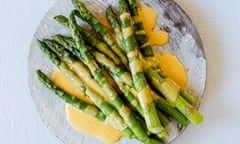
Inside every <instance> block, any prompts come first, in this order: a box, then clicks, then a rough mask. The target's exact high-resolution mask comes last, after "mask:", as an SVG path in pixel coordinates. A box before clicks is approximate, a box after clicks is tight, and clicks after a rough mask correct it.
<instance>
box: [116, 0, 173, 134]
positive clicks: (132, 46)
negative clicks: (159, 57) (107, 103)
mask: <svg viewBox="0 0 240 144" xmlns="http://www.w3.org/2000/svg"><path fill="white" fill-rule="evenodd" d="M119 9H120V21H121V27H122V34H123V39H124V42H125V44H124V50H125V52H126V53H127V57H128V60H129V65H130V70H131V74H132V77H133V82H134V86H135V88H136V90H137V93H138V100H139V102H140V105H141V107H142V109H143V115H144V119H145V121H146V125H147V127H148V130H149V131H150V132H152V133H154V134H157V135H158V136H159V137H162V136H165V137H167V136H168V134H167V132H166V130H165V128H164V127H162V125H161V123H160V120H159V118H158V114H157V110H156V108H155V105H154V102H153V99H152V96H151V89H150V87H149V86H148V84H147V81H146V78H145V75H144V71H143V67H142V61H141V58H140V52H139V50H138V47H137V43H136V40H135V37H134V30H133V27H132V24H131V19H130V14H129V13H128V4H127V2H126V1H125V0H120V1H119Z"/></svg>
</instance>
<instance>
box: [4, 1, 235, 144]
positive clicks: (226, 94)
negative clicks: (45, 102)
mask: <svg viewBox="0 0 240 144" xmlns="http://www.w3.org/2000/svg"><path fill="white" fill-rule="evenodd" d="M176 1H177V2H178V3H179V4H180V6H181V7H182V8H183V9H184V10H185V11H186V12H187V13H188V14H189V16H190V17H191V19H192V20H193V23H194V24H195V25H196V27H197V29H198V31H199V33H200V35H201V37H202V40H203V43H204V48H205V53H206V56H207V86H206V92H205V95H204V98H203V101H202V104H201V107H200V112H201V113H202V114H203V115H204V116H205V121H204V123H203V124H201V125H200V126H194V125H190V126H189V127H188V128H187V130H185V132H184V133H183V134H182V135H181V136H180V137H179V138H178V139H177V140H176V141H175V142H174V144H226V143H227V144H237V143H240V47H239V43H240V36H239V35H240V1H239V0H176ZM55 2H56V0H0V44H1V46H0V93H1V94H0V115H1V117H0V143H1V144H16V143H17V144H62V142H61V141H60V140H58V139H57V138H56V137H55V136H54V135H53V134H52V133H51V132H50V131H49V130H48V128H47V127H46V126H45V125H44V123H43V122H42V120H41V119H40V117H39V116H38V114H37V112H36V110H35V107H34V103H33V101H32V99H31V96H30V93H29V90H28V84H27V62H28V52H29V47H30V43H31V39H32V36H33V34H34V32H35V30H36V28H37V26H38V24H39V23H40V20H41V18H42V17H43V16H44V15H45V13H46V12H47V10H48V9H49V8H50V7H51V6H52V5H53V4H54V3H55Z"/></svg>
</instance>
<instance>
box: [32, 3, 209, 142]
mask: <svg viewBox="0 0 240 144" xmlns="http://www.w3.org/2000/svg"><path fill="white" fill-rule="evenodd" d="M81 1H82V2H84V3H85V4H86V5H87V7H88V8H89V9H90V10H91V11H92V12H93V13H94V14H95V15H96V16H97V17H98V18H103V17H104V15H105V14H104V13H105V9H106V7H107V6H108V5H110V4H111V5H113V6H116V7H117V5H118V4H117V3H118V1H117V0H95V1H91V0H81ZM141 3H142V4H145V5H148V6H150V7H152V8H153V9H155V10H156V11H157V13H158V19H157V28H156V29H163V30H165V31H167V32H168V33H169V36H170V41H169V43H168V44H167V45H165V46H163V47H154V51H156V52H160V53H165V52H168V53H171V54H174V55H176V56H177V57H178V58H179V60H180V61H181V63H182V64H183V65H184V66H185V68H186V71H187V76H188V85H187V89H188V90H189V91H190V92H191V93H192V94H193V95H194V96H195V97H196V98H197V99H198V102H197V104H196V107H198V106H199V104H200V100H201V98H202V95H203V92H204V89H205V82H206V60H205V54H204V50H203V45H202V42H201V39H200V37H199V34H198V32H197V30H196V29H195V27H194V25H193V24H192V21H191V20H190V18H189V17H188V16H187V15H186V13H185V12H184V11H183V10H182V9H181V8H180V7H179V6H178V5H177V4H176V3H175V2H174V1H173V0H151V1H149V0H143V1H141ZM73 9H74V7H73V5H72V4H71V1H70V0H59V1H58V2H56V3H55V5H54V6H53V7H52V8H51V9H50V10H49V11H48V12H47V14H46V15H45V17H44V18H43V19H42V21H41V23H40V25H39V27H38V29H37V31H36V33H35V34H34V37H33V39H32V44H31V49H30V53H29V64H28V71H29V73H28V81H29V89H30V91H31V95H32V99H33V101H34V103H35V106H36V109H37V111H38V113H39V115H40V117H41V118H42V120H43V121H44V123H45V124H46V125H47V127H49V128H50V129H51V131H52V132H53V133H54V135H56V136H57V137H58V138H59V139H60V140H61V141H63V143H65V144H72V143H75V144H91V143H98V144H101V143H104V142H102V141H100V140H98V139H97V138H95V137H93V136H89V135H86V134H83V133H81V132H78V131H76V130H74V129H73V128H72V127H71V126H70V124H69V123H68V122H67V119H66V112H65V103H64V102H63V101H62V100H60V99H59V98H58V97H57V96H54V95H53V94H52V93H51V92H50V91H49V90H48V89H46V88H45V87H44V86H42V85H41V84H40V82H39V81H38V79H37V76H36V73H35V71H36V70H37V69H41V70H43V71H44V72H45V73H47V74H48V75H49V76H50V75H51V73H52V71H53V70H54V67H53V65H52V64H51V62H50V61H49V60H48V59H47V58H46V57H45V56H44V55H43V54H42V52H41V51H40V49H39V47H38V45H37V39H42V38H50V37H51V35H53V34H57V33H61V34H67V35H70V33H69V31H68V30H67V29H66V28H65V27H63V26H61V25H60V24H58V23H57V22H56V21H55V20H54V19H53V17H54V16H56V15H59V14H62V15H66V16H68V15H69V14H70V11H71V10H73ZM79 22H80V23H82V24H83V25H85V24H86V23H83V22H81V21H79ZM171 127H172V128H170V129H171V132H170V135H171V137H170V138H169V142H172V141H173V140H174V139H175V138H176V137H177V136H179V135H180V134H181V132H182V131H183V128H182V127H178V126H177V124H176V123H175V122H172V123H171ZM118 143H119V144H123V143H129V144H136V143H139V142H137V141H135V140H128V139H127V138H123V139H122V140H121V141H119V142H118Z"/></svg>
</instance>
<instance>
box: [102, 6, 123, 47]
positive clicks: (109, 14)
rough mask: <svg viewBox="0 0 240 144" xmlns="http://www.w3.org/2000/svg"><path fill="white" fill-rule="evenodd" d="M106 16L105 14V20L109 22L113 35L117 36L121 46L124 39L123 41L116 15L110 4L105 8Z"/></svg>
mask: <svg viewBox="0 0 240 144" xmlns="http://www.w3.org/2000/svg"><path fill="white" fill-rule="evenodd" d="M106 16H107V20H108V22H109V23H110V25H111V27H112V29H113V31H114V33H115V35H116V36H117V39H118V41H119V43H120V44H121V46H122V47H123V45H124V41H123V37H122V30H121V25H120V24H119V22H118V19H117V15H116V14H115V13H114V11H113V9H112V6H109V7H108V8H107V10H106Z"/></svg>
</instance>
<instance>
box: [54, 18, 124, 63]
mask: <svg viewBox="0 0 240 144" xmlns="http://www.w3.org/2000/svg"><path fill="white" fill-rule="evenodd" d="M54 19H55V20H56V21H58V22H59V23H60V24H62V25H64V26H66V27H69V20H68V18H66V17H65V16H63V15H58V16H55V17H54ZM78 30H79V32H80V33H81V35H82V36H83V39H84V41H86V42H88V43H89V44H91V45H92V46H93V47H95V48H97V49H98V50H99V51H100V52H102V53H104V54H106V55H107V56H109V57H110V58H111V59H112V60H113V61H114V63H116V64H117V65H120V64H121V60H120V59H119V58H118V57H117V56H116V55H115V54H114V52H113V51H112V50H111V49H110V48H109V47H108V46H107V45H106V44H105V43H104V42H102V41H100V40H99V39H97V38H96V37H95V36H94V35H93V34H92V33H91V32H89V31H87V30H85V29H83V28H82V27H80V26H79V27H78ZM53 38H54V39H55V40H56V41H61V42H63V39H68V38H67V37H61V36H59V35H56V36H54V37H53ZM64 47H68V46H65V45H64Z"/></svg>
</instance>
